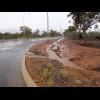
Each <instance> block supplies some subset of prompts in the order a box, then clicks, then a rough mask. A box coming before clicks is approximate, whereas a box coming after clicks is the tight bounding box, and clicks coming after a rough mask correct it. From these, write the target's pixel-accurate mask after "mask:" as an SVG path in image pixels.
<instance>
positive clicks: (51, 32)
mask: <svg viewBox="0 0 100 100" xmlns="http://www.w3.org/2000/svg"><path fill="white" fill-rule="evenodd" d="M49 36H51V37H55V36H61V34H60V33H59V32H57V31H54V30H53V29H51V30H50V33H49Z"/></svg>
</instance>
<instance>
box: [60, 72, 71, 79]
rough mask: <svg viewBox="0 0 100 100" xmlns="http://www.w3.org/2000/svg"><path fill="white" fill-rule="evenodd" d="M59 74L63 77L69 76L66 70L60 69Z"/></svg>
mask: <svg viewBox="0 0 100 100" xmlns="http://www.w3.org/2000/svg"><path fill="white" fill-rule="evenodd" d="M59 75H60V76H61V77H64V78H67V77H69V75H70V74H69V73H68V72H66V71H60V72H59Z"/></svg>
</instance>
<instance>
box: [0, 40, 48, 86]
mask: <svg viewBox="0 0 100 100" xmlns="http://www.w3.org/2000/svg"><path fill="white" fill-rule="evenodd" d="M45 40H47V39H46V38H42V39H29V40H0V87H26V85H25V83H24V80H23V77H22V73H21V62H22V57H23V55H24V52H25V49H26V48H27V47H28V46H29V45H31V44H34V43H38V42H40V41H45Z"/></svg>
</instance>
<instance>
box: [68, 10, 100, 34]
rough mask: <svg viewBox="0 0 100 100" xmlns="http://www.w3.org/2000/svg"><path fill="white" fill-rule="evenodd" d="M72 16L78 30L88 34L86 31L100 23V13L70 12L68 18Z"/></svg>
mask: <svg viewBox="0 0 100 100" xmlns="http://www.w3.org/2000/svg"><path fill="white" fill-rule="evenodd" d="M70 16H72V19H73V20H74V23H73V24H74V25H75V26H76V27H77V29H78V30H81V31H83V33H86V30H88V28H90V27H91V26H92V25H94V24H96V23H97V22H99V21H100V12H70V14H69V15H68V17H70Z"/></svg>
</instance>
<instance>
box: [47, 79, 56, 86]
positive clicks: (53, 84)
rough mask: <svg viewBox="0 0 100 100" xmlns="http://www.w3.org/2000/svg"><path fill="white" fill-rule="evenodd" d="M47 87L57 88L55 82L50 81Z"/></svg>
mask: <svg viewBox="0 0 100 100" xmlns="http://www.w3.org/2000/svg"><path fill="white" fill-rule="evenodd" d="M47 85H48V86H49V87H54V86H55V83H54V82H53V80H49V81H47Z"/></svg>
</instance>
